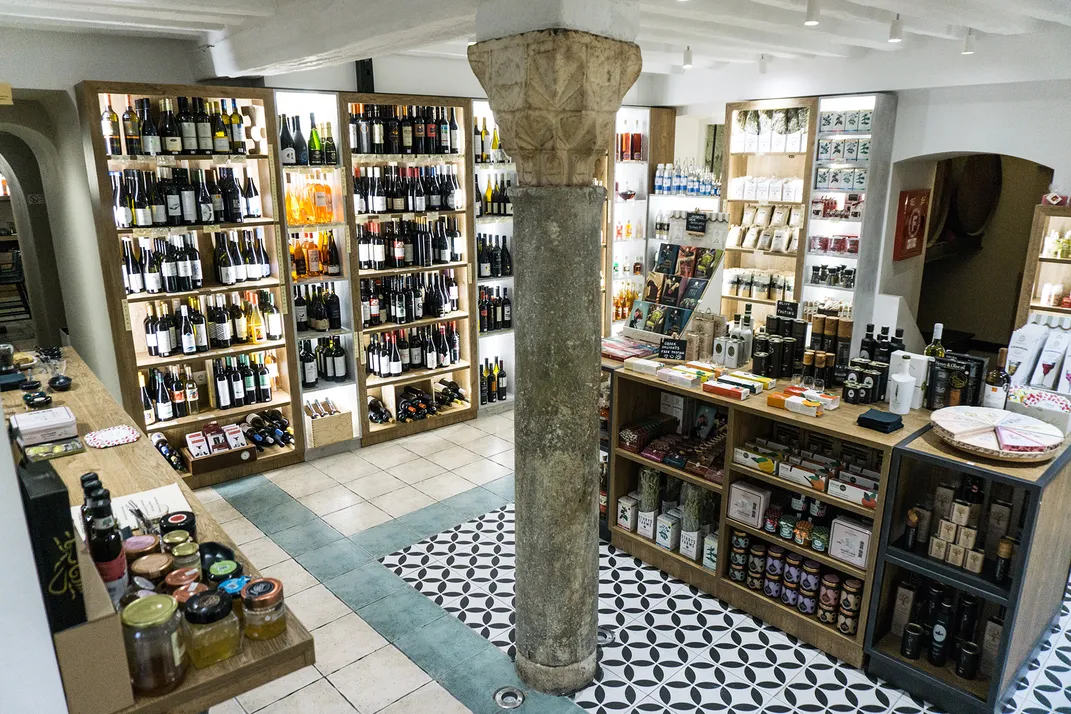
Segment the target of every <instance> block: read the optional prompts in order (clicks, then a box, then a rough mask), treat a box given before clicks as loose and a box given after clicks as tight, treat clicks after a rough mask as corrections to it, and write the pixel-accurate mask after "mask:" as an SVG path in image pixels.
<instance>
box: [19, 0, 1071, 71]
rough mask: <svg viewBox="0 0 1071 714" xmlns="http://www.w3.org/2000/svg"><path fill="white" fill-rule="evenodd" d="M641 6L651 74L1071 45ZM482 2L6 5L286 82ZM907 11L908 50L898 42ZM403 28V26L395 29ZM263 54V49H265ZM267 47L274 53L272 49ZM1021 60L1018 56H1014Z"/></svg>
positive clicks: (965, 13)
mask: <svg viewBox="0 0 1071 714" xmlns="http://www.w3.org/2000/svg"><path fill="white" fill-rule="evenodd" d="M818 2H819V5H820V22H819V24H818V25H817V26H815V27H804V25H803V21H804V18H805V12H806V6H807V0H636V3H635V4H636V5H637V6H638V13H639V34H638V37H637V42H638V43H639V44H640V46H641V47H642V49H643V55H644V71H645V72H654V73H662V74H673V73H679V72H680V71H681V68H680V64H681V56H682V53H683V51H684V49H685V47H687V46H690V47H691V49H692V53H693V55H694V58H695V60H694V68H695V69H697V70H703V69H718V68H721V67H725V66H727V65H731V64H740V63H750V64H753V65H754V64H757V63H758V61H759V58H760V56H762V55H765V56H766V58H767V60H769V61H774V62H776V61H779V60H808V59H822V58H847V59H853V58H861V57H865V56H872V55H886V56H888V57H893V56H895V55H896V54H900V53H910V52H912V51H918V50H925V51H932V50H934V49H935V48H939V47H946V48H947V49H948V51H949V54H950V56H951V54H958V48H959V47H960V46H961V45H962V43H963V38H964V35H965V34H966V32H967V30H968V28H972V29H973V31H974V32H975V33H976V35H977V40H978V45H979V46H980V47H984V45H985V43H986V40H987V38H990V37H993V36H1015V35H1019V36H1033V35H1037V36H1038V37H1041V38H1045V40H1046V41H1048V40H1050V39H1051V38H1053V37H1056V38H1066V39H1067V43H1066V44H1065V47H1066V46H1067V45H1071V1H1069V0H818ZM476 4H477V0H438V1H437V2H430V1H429V0H0V26H8V27H28V28H34V29H49V30H65V31H72V32H107V33H121V34H138V35H148V36H156V37H171V38H184V39H189V40H192V41H194V42H196V43H198V44H199V45H200V46H201V48H202V51H204V53H205V54H211V56H212V59H213V60H214V61H215V65H216V69H217V70H222V71H218V73H219V74H251V73H254V72H256V73H269V74H271V73H275V72H280V71H291V70H295V69H303V68H310V67H314V66H317V65H324V64H330V63H338V62H342V61H348V60H352V59H357V58H360V57H367V56H373V57H374V56H376V55H377V54H384V53H388V52H410V53H414V54H422V55H432V56H439V57H456V58H463V57H464V56H465V47H466V45H467V42H468V40H469V38H471V37H473V36H474V34H475V27H474V18H475V12H476ZM896 13H900V17H901V20H902V22H903V30H904V41H903V42H902V43H899V44H893V43H890V42H889V41H888V39H889V30H890V23H891V22H892V21H893V18H894V17H895V14H896ZM391 25H393V26H391ZM254 45H261V46H260V47H254ZM263 45H268V47H267V48H265V47H263ZM1008 59H1009V61H1015V58H1008Z"/></svg>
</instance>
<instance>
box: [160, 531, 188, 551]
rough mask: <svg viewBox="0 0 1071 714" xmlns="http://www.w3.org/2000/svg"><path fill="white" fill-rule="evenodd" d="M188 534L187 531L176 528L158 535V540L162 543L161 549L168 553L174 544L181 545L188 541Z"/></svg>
mask: <svg viewBox="0 0 1071 714" xmlns="http://www.w3.org/2000/svg"><path fill="white" fill-rule="evenodd" d="M190 540H191V539H190V534H189V532H188V531H184V530H181V529H179V530H176V531H170V532H168V533H165V534H164V535H163V536H161V537H160V542H161V543H162V545H163V551H164V552H165V553H170V552H171V551H172V550H173V549H174V547H175V546H176V545H182V544H183V543H189V542H190Z"/></svg>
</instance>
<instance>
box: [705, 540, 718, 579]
mask: <svg viewBox="0 0 1071 714" xmlns="http://www.w3.org/2000/svg"><path fill="white" fill-rule="evenodd" d="M703 567H704V568H706V569H708V570H713V571H715V572H717V570H718V534H717V533H711V534H709V535H707V536H706V537H704V538H703Z"/></svg>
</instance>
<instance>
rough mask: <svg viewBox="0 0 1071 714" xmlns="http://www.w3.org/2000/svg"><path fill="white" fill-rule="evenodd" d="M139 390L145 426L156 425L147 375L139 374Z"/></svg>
mask: <svg viewBox="0 0 1071 714" xmlns="http://www.w3.org/2000/svg"><path fill="white" fill-rule="evenodd" d="M149 354H152V352H150V353H149ZM138 390H139V392H140V393H141V410H142V417H143V418H144V420H145V426H148V425H149V424H154V423H156V409H155V407H154V406H153V403H152V397H150V396H149V389H148V388H147V387H146V386H145V374H144V373H142V372H138Z"/></svg>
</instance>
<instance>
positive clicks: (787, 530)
mask: <svg viewBox="0 0 1071 714" xmlns="http://www.w3.org/2000/svg"><path fill="white" fill-rule="evenodd" d="M795 530H796V517H795V516H794V515H792V514H791V513H786V514H785V515H783V516H781V529H780V531H779V535H780V536H781V537H782V538H784V539H785V540H792V533H793V531H795Z"/></svg>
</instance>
